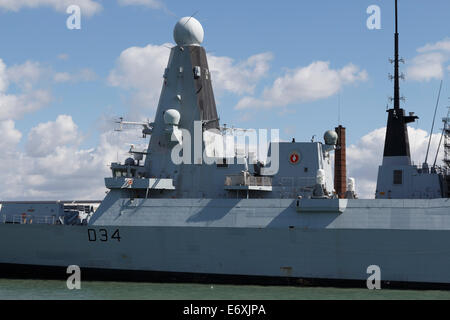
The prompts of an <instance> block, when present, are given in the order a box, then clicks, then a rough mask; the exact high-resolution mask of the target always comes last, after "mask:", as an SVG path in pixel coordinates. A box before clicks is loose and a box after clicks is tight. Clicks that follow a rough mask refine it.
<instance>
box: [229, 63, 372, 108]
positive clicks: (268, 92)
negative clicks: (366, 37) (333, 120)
mask: <svg viewBox="0 0 450 320" xmlns="http://www.w3.org/2000/svg"><path fill="white" fill-rule="evenodd" d="M329 65H330V63H329V62H324V61H316V62H313V63H311V64H310V65H309V66H306V67H301V68H297V69H294V70H288V71H287V72H286V74H285V75H283V76H282V77H279V78H277V79H275V81H274V82H273V84H272V86H271V87H268V88H265V89H264V91H263V93H262V97H261V98H254V97H249V96H246V97H244V98H242V99H241V100H240V101H239V102H238V104H237V105H236V107H235V108H236V109H246V108H272V107H283V106H287V105H289V104H292V103H301V102H307V101H314V100H318V99H323V98H327V97H330V96H332V95H334V94H336V93H337V92H338V91H339V90H340V89H341V88H342V87H343V86H344V85H346V84H350V83H356V82H360V81H365V80H366V79H367V72H366V71H365V70H362V71H361V70H360V69H359V68H358V67H357V66H355V65H353V64H348V65H346V66H345V67H343V68H342V69H337V70H334V69H330V67H329Z"/></svg>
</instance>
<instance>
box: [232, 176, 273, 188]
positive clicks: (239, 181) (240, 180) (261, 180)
mask: <svg viewBox="0 0 450 320" xmlns="http://www.w3.org/2000/svg"><path fill="white" fill-rule="evenodd" d="M225 185H226V186H267V187H270V186H272V178H271V177H260V176H251V175H249V174H237V175H230V176H226V177H225Z"/></svg>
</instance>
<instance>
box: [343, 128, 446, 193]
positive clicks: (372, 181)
mask: <svg viewBox="0 0 450 320" xmlns="http://www.w3.org/2000/svg"><path fill="white" fill-rule="evenodd" d="M408 134H409V144H410V150H411V160H412V161H413V162H414V164H416V165H421V164H422V163H423V162H424V160H425V155H426V151H427V146H428V141H429V138H430V136H429V133H428V132H427V131H425V130H422V129H415V128H413V127H408ZM385 135H386V127H384V128H379V129H376V130H373V131H371V132H369V133H368V134H366V135H364V136H363V137H361V139H359V140H358V141H357V142H356V143H355V144H352V145H350V146H348V147H347V168H348V173H347V174H348V176H350V177H354V178H355V179H356V188H357V190H356V191H357V193H358V195H359V197H360V198H374V196H375V189H376V181H377V174H378V166H379V165H381V163H382V160H383V150H384V139H385ZM440 137H441V134H440V133H434V134H433V136H432V140H431V145H430V152H429V156H428V163H429V164H430V165H432V164H433V162H434V158H435V155H436V151H437V148H438V144H439V139H440ZM443 156H444V153H443V148H442V146H441V148H440V150H439V155H438V158H437V164H438V165H440V164H442V158H443Z"/></svg>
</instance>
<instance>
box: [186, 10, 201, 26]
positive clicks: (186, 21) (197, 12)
mask: <svg viewBox="0 0 450 320" xmlns="http://www.w3.org/2000/svg"><path fill="white" fill-rule="evenodd" d="M198 11H199V10H197V11H195V12H194V13H193V14H192V15H191V16H190V17H189V19H187V21H186V22H185V23H184V25H186V23H188V22H189V20H191V18H192V17H194V16H195V15H196V14H197V13H198Z"/></svg>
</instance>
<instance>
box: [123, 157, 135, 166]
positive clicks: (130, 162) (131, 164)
mask: <svg viewBox="0 0 450 320" xmlns="http://www.w3.org/2000/svg"><path fill="white" fill-rule="evenodd" d="M125 165H126V166H134V165H135V162H134V159H133V158H127V159H126V160H125Z"/></svg>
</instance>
